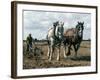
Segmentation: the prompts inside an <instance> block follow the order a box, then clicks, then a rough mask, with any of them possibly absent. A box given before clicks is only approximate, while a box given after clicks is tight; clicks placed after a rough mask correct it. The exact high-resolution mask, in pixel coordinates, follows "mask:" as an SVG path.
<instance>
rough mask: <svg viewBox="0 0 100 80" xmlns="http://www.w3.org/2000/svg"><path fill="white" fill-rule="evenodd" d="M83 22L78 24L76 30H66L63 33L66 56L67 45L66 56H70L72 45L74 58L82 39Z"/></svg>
mask: <svg viewBox="0 0 100 80" xmlns="http://www.w3.org/2000/svg"><path fill="white" fill-rule="evenodd" d="M83 25H84V22H78V23H77V25H76V28H71V29H68V30H66V31H65V32H64V42H63V43H64V49H65V50H64V54H66V47H67V45H68V53H67V56H69V55H70V54H71V52H70V49H71V46H72V45H73V47H74V50H75V56H77V51H78V49H79V47H80V44H81V42H82V39H83V30H84V26H83Z"/></svg>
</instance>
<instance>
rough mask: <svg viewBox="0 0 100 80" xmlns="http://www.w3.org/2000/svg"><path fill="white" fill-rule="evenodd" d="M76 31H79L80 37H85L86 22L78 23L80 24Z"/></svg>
mask: <svg viewBox="0 0 100 80" xmlns="http://www.w3.org/2000/svg"><path fill="white" fill-rule="evenodd" d="M76 29H77V31H78V35H79V36H80V37H82V36H83V30H84V22H78V24H77V25H76Z"/></svg>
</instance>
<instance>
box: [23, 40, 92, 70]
mask: <svg viewBox="0 0 100 80" xmlns="http://www.w3.org/2000/svg"><path fill="white" fill-rule="evenodd" d="M35 47H37V48H36V51H34V50H33V52H32V53H31V54H29V53H28V52H26V43H25V42H23V50H24V51H23V69H36V68H57V67H76V66H90V65H91V53H90V52H91V50H90V49H91V43H90V41H83V42H82V43H81V46H80V48H79V50H78V53H77V57H75V56H74V54H75V52H74V49H73V47H72V50H71V55H70V56H68V57H67V58H64V57H63V51H64V49H63V46H61V53H60V61H57V60H56V57H57V48H56V49H55V52H54V54H53V56H52V60H51V61H49V60H48V57H47V52H48V48H47V47H48V45H47V44H46V42H36V45H35ZM35 47H34V46H33V49H35Z"/></svg>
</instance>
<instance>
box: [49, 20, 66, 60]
mask: <svg viewBox="0 0 100 80" xmlns="http://www.w3.org/2000/svg"><path fill="white" fill-rule="evenodd" d="M63 26H64V23H63V22H60V21H56V22H54V23H53V27H52V28H50V29H49V30H48V34H47V40H48V53H47V56H48V58H49V61H51V58H52V55H53V53H54V48H55V47H57V48H58V50H57V53H56V54H57V61H58V60H59V59H60V47H61V43H62V39H63V32H64V28H63Z"/></svg>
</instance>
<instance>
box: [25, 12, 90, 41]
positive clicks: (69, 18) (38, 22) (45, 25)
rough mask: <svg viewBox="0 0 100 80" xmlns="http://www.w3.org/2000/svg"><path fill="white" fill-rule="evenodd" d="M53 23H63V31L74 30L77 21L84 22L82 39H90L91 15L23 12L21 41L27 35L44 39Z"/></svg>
mask: <svg viewBox="0 0 100 80" xmlns="http://www.w3.org/2000/svg"><path fill="white" fill-rule="evenodd" d="M55 21H63V22H64V30H66V29H68V28H74V27H75V26H76V24H77V22H78V21H81V22H83V21H84V32H83V39H85V40H87V39H90V36H91V14H89V13H71V12H49V11H48V12H46V11H23V39H24V40H25V39H26V37H27V36H28V34H29V33H31V34H32V37H33V38H37V39H46V35H47V32H48V29H49V28H50V27H52V26H53V22H55Z"/></svg>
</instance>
